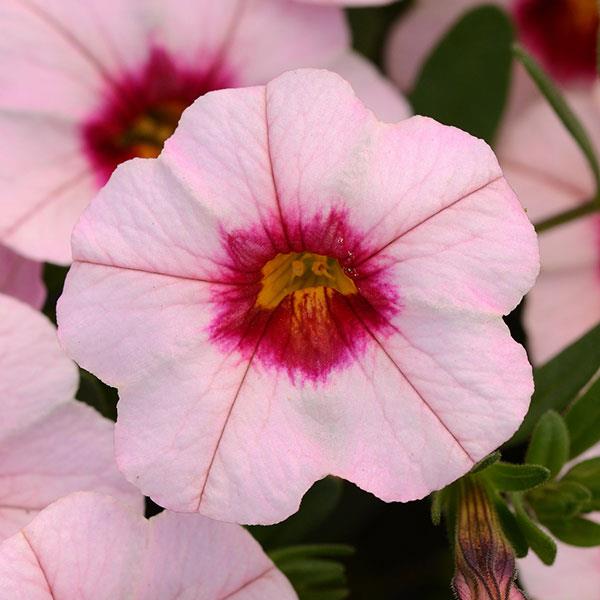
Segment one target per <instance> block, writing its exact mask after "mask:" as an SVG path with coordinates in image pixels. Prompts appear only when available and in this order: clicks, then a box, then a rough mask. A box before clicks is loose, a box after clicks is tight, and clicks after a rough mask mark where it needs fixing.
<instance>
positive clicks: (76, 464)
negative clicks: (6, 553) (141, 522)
mask: <svg viewBox="0 0 600 600" xmlns="http://www.w3.org/2000/svg"><path fill="white" fill-rule="evenodd" d="M113 431H114V427H113V424H112V423H111V422H110V421H108V420H107V419H104V418H103V417H101V416H100V415H99V414H98V413H97V412H96V411H94V410H93V409H91V408H90V407H88V406H85V405H84V404H81V403H79V402H70V403H69V404H67V405H65V406H62V407H59V408H57V409H56V410H54V411H53V412H52V413H50V414H49V415H48V416H47V417H45V418H44V419H42V420H40V421H38V422H37V423H35V424H33V425H32V426H30V427H29V428H27V429H24V430H22V431H19V432H18V433H16V434H14V435H13V436H11V437H9V438H5V439H3V440H2V441H1V442H0V481H1V482H2V487H1V491H0V539H4V538H6V537H8V536H10V535H13V534H14V533H15V532H17V531H18V530H19V529H21V527H23V526H24V525H26V524H27V523H29V521H31V519H32V518H33V517H34V516H35V514H36V513H37V512H38V511H39V510H42V509H43V508H45V507H46V506H48V504H50V503H51V502H54V501H55V500H57V499H59V498H61V497H62V496H65V495H67V494H68V493H70V492H74V491H80V490H94V491H98V492H106V493H110V494H111V495H112V496H114V497H115V498H118V499H120V500H121V501H123V502H124V503H127V504H129V505H131V506H132V507H133V508H135V509H137V510H138V512H139V513H142V512H143V498H142V497H141V495H140V494H139V493H138V492H137V490H136V489H135V488H134V487H133V486H131V485H129V484H128V483H127V482H126V481H125V479H124V478H123V476H122V475H121V473H119V471H118V470H117V468H116V464H115V460H114V450H113ZM3 513H6V518H3V516H4V515H3Z"/></svg>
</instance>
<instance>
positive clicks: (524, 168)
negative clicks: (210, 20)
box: [498, 87, 600, 363]
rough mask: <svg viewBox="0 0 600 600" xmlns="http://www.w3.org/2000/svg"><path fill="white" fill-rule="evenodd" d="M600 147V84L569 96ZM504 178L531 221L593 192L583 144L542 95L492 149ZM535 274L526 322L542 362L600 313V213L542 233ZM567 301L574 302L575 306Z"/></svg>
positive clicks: (535, 353)
mask: <svg viewBox="0 0 600 600" xmlns="http://www.w3.org/2000/svg"><path fill="white" fill-rule="evenodd" d="M568 101H569V103H570V104H571V105H572V106H573V107H574V109H575V110H576V112H577V113H578V115H579V117H580V118H581V119H582V120H583V123H584V124H585V126H586V128H587V130H588V131H589V132H590V135H591V136H592V139H593V141H594V143H595V144H596V146H597V147H600V127H599V126H598V122H599V119H600V88H598V87H597V88H595V89H594V90H593V91H591V92H583V91H582V92H577V93H571V94H569V95H568ZM498 153H499V156H500V160H501V163H502V166H503V168H504V170H505V172H506V176H507V178H508V180H509V182H510V184H511V185H512V186H513V187H514V188H515V190H516V191H517V194H518V195H519V198H520V200H521V202H522V204H523V206H524V207H525V209H526V210H527V212H528V214H529V216H530V217H531V219H532V220H533V221H534V222H536V221H540V220H542V219H544V218H547V217H550V216H553V215H555V214H558V213H560V212H563V211H565V210H568V209H570V208H573V207H575V206H577V205H578V204H580V203H583V202H585V201H587V200H589V199H591V198H592V197H593V195H594V193H595V190H594V181H593V177H592V174H591V172H590V170H589V168H588V166H587V163H586V161H585V159H584V158H583V155H582V153H581V150H580V149H579V148H578V147H577V146H576V144H575V142H573V140H572V138H571V137H570V135H569V134H568V133H567V131H566V129H565V128H564V126H563V125H562V124H561V123H560V121H559V120H558V118H557V117H556V116H555V114H554V112H553V111H552V109H551V108H550V106H549V105H548V104H547V102H545V101H544V100H540V101H539V102H538V103H536V104H534V105H532V106H531V107H530V108H528V109H527V110H526V111H525V112H524V113H523V114H522V115H521V117H520V118H519V119H517V120H515V121H514V122H513V123H511V124H510V125H509V126H508V127H507V128H506V130H505V132H504V135H503V138H502V140H501V144H500V146H499V149H498ZM540 249H541V255H542V273H541V276H540V278H539V280H538V282H537V284H536V286H535V287H534V288H533V290H532V291H531V293H530V294H529V296H528V301H527V305H526V310H525V325H526V327H527V331H528V333H529V342H530V349H531V352H532V356H533V359H534V361H535V362H537V363H543V362H545V361H546V360H548V359H549V358H550V357H552V356H553V355H555V354H556V353H558V352H559V351H560V350H562V349H563V348H564V347H566V346H567V345H569V344H570V343H571V342H574V341H575V340H576V339H577V338H579V337H580V336H581V335H583V334H584V333H585V332H587V331H588V330H589V329H591V328H592V327H593V326H594V325H596V324H597V323H598V321H599V320H600V303H599V302H598V298H600V219H599V218H598V216H595V215H593V216H590V217H586V218H581V219H577V220H576V221H573V222H571V223H569V224H567V225H561V226H560V227H557V228H556V229H552V230H550V231H547V232H544V233H543V234H542V235H541V236H540ZM573 307H577V309H576V310H573Z"/></svg>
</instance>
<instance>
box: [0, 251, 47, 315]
mask: <svg viewBox="0 0 600 600" xmlns="http://www.w3.org/2000/svg"><path fill="white" fill-rule="evenodd" d="M42 270H43V265H42V264H41V263H39V262H36V261H33V260H30V259H28V258H25V257H23V256H20V255H19V254H17V253H16V252H13V251H12V250H11V249H10V248H7V247H6V246H2V245H1V244H0V294H6V295H8V296H13V297H14V298H18V299H19V300H21V301H22V302H26V303H27V304H30V305H31V306H33V308H41V307H42V306H43V304H44V300H45V299H46V288H45V287H44V281H43V279H42Z"/></svg>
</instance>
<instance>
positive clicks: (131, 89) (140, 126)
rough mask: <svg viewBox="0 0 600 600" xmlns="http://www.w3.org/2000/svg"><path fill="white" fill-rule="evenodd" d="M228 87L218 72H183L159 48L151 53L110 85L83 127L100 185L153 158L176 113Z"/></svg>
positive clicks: (175, 120)
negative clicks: (123, 166)
mask: <svg viewBox="0 0 600 600" xmlns="http://www.w3.org/2000/svg"><path fill="white" fill-rule="evenodd" d="M231 83H232V82H231V78H230V77H228V76H226V75H224V72H223V69H222V68H219V70H218V72H217V70H216V69H213V70H209V71H208V72H207V71H202V70H200V69H198V70H195V69H192V68H189V67H182V66H180V65H178V64H177V63H176V62H175V61H174V60H173V59H172V58H171V57H170V56H169V55H168V54H167V53H166V52H164V51H163V50H160V49H155V50H153V51H152V53H151V54H150V57H149V59H148V61H147V62H146V64H145V65H144V67H143V68H142V69H141V70H140V71H139V72H137V73H133V74H132V73H127V74H125V75H123V76H122V77H120V79H119V80H112V81H111V82H110V83H109V84H108V85H107V91H106V95H105V98H104V99H103V102H102V103H101V107H100V109H99V110H98V111H97V112H96V113H95V114H94V115H93V116H92V117H91V118H90V119H89V120H88V121H87V122H86V123H84V125H83V127H82V136H83V143H84V147H85V150H86V153H87V155H88V157H89V159H90V161H91V162H92V165H93V167H94V170H95V171H96V173H97V175H98V181H99V184H100V185H103V184H104V183H105V182H106V180H107V179H108V177H110V175H111V173H112V172H113V171H114V169H115V168H116V167H117V166H118V165H119V164H120V163H122V162H124V161H126V160H129V159H131V158H134V157H141V158H156V157H157V156H158V155H159V154H160V152H161V150H162V148H163V145H164V143H165V141H166V140H167V139H168V138H169V137H170V136H171V135H172V133H173V132H174V131H175V128H176V127H177V124H178V123H179V119H180V117H181V113H182V112H183V111H184V110H185V109H186V108H187V107H188V106H190V105H191V104H192V103H193V102H194V100H196V99H197V98H198V97H200V96H202V95H203V94H205V93H207V92H210V91H213V90H217V89H221V88H223V87H228V86H229V85H231Z"/></svg>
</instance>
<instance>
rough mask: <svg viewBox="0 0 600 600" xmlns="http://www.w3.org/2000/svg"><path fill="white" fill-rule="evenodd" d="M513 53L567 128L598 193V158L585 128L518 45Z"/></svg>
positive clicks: (552, 85) (541, 70)
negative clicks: (586, 163) (591, 174)
mask: <svg viewBox="0 0 600 600" xmlns="http://www.w3.org/2000/svg"><path fill="white" fill-rule="evenodd" d="M513 52H514V54H515V56H516V58H517V59H518V60H519V61H520V62H521V64H522V65H523V66H524V67H525V69H526V70H527V72H528V73H529V75H530V76H531V78H532V79H533V80H534V81H535V83H536V85H537V87H538V89H539V90H540V92H541V93H542V94H543V95H544V97H545V98H546V100H548V102H549V104H550V106H552V108H553V109H554V112H555V113H556V115H557V116H558V118H559V119H560V120H561V121H562V123H563V125H564V126H565V127H566V128H567V130H568V132H569V133H570V134H571V136H572V137H573V139H574V140H575V142H576V143H577V145H578V146H579V148H580V149H581V151H582V152H583V155H584V156H585V158H586V160H587V162H588V165H589V167H590V169H591V170H592V173H593V175H594V179H595V181H596V191H597V192H598V190H600V167H599V166H598V158H597V157H596V151H595V150H594V146H593V144H592V142H591V140H590V138H589V136H588V134H587V132H586V130H585V128H584V127H583V125H582V124H581V121H580V120H579V119H578V118H577V116H576V115H575V113H574V112H573V111H572V110H571V108H570V106H569V105H568V104H567V102H566V101H565V99H564V97H563V95H562V93H561V92H560V91H559V90H558V88H557V87H556V86H555V85H554V83H553V82H552V80H551V79H550V77H548V75H546V73H544V71H543V69H542V68H541V67H540V65H539V64H538V63H537V61H536V60H535V59H534V58H533V57H532V56H531V55H530V54H528V53H527V52H526V51H525V50H523V48H521V46H519V45H515V46H514V48H513Z"/></svg>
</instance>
